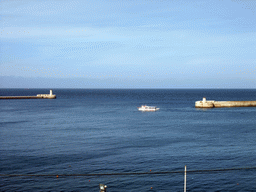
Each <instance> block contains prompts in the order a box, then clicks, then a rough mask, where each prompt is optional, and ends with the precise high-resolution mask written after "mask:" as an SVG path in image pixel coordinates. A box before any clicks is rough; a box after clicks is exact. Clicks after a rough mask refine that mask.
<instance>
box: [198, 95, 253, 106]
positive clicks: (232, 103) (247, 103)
mask: <svg viewBox="0 0 256 192" xmlns="http://www.w3.org/2000/svg"><path fill="white" fill-rule="evenodd" d="M195 107H196V108H214V107H216V108H221V107H256V101H214V100H208V101H207V100H206V98H205V97H204V98H203V100H202V101H196V102H195Z"/></svg>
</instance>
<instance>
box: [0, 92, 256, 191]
mask: <svg viewBox="0 0 256 192" xmlns="http://www.w3.org/2000/svg"><path fill="white" fill-rule="evenodd" d="M49 91H50V90H49V89H0V95H1V96H28V95H30V96H35V95H36V94H48V93H49ZM53 94H56V96H57V98H56V99H10V100H0V109H1V110H0V191H88V192H94V191H95V192H98V191H99V184H104V185H106V186H107V192H123V191H129V192H130V191H132V192H144V191H148V192H159V191H160V192H161V191H162V192H165V191H184V182H185V172H184V170H185V166H186V169H187V172H186V190H187V191H202V192H203V191H206V192H208V191H225V192H226V191H241V192H245V191H256V107H241V108H235V107H234V108H211V109H198V108H195V102H196V101H199V100H202V98H203V97H206V99H207V100H216V101H247V100H256V89H53ZM141 105H149V106H157V107H158V108H160V109H159V111H156V112H141V111H138V109H137V107H139V106H141Z"/></svg>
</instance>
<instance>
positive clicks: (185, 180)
mask: <svg viewBox="0 0 256 192" xmlns="http://www.w3.org/2000/svg"><path fill="white" fill-rule="evenodd" d="M186 188H187V165H185V171H184V192H186Z"/></svg>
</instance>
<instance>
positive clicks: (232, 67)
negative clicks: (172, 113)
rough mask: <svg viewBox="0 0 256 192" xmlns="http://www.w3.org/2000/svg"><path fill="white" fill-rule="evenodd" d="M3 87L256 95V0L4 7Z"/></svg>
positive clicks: (6, 3)
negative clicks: (240, 91) (250, 90)
mask: <svg viewBox="0 0 256 192" xmlns="http://www.w3.org/2000/svg"><path fill="white" fill-rule="evenodd" d="M0 50H1V51H0V88H136V89H137V88H189V89H197V88H203V89H206V88H207V89H208V88H209V89H215V88H222V89H226V88H228V89H230V88H231V89H232V88H242V89H243V88H244V89H247V88H253V89H255V88H256V1H254V0H179V1H178V0H91V1H87V0H74V1H73V0H43V1H39V0H38V1H34V0H31V1H30V0H0Z"/></svg>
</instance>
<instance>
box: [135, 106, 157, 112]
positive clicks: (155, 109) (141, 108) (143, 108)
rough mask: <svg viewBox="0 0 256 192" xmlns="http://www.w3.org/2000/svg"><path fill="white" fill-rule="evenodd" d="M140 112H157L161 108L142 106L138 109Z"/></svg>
mask: <svg viewBox="0 0 256 192" xmlns="http://www.w3.org/2000/svg"><path fill="white" fill-rule="evenodd" d="M138 110H139V111H157V110H159V108H156V106H147V105H141V107H138Z"/></svg>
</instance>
